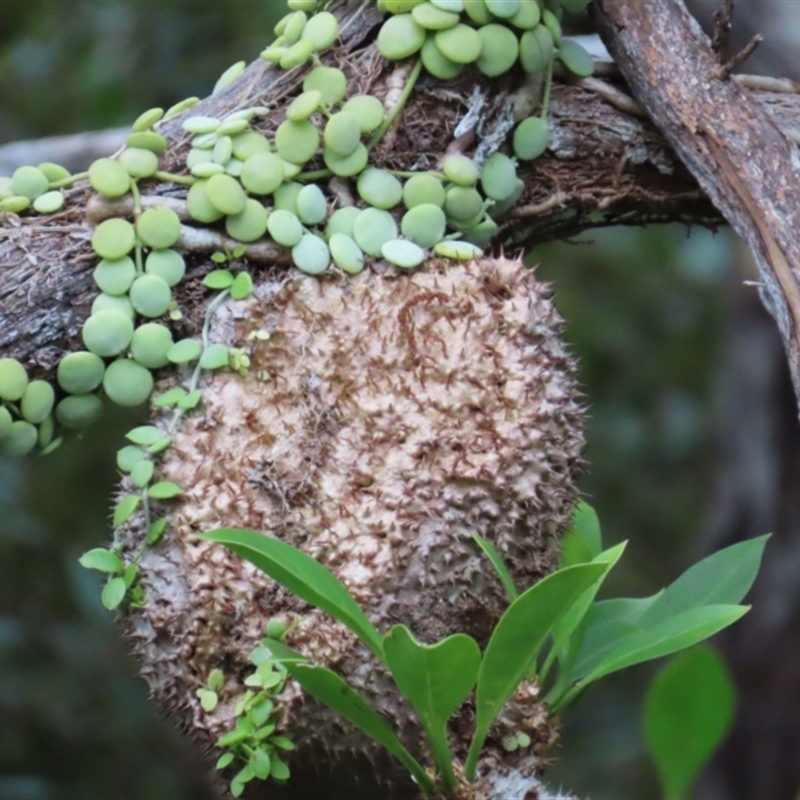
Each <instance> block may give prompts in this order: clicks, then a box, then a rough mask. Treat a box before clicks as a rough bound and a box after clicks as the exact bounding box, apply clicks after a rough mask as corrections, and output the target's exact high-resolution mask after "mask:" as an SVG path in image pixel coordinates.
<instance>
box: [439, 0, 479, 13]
mask: <svg viewBox="0 0 800 800" xmlns="http://www.w3.org/2000/svg"><path fill="white" fill-rule="evenodd" d="M470 2H472V0H468V2H467V3H466V5H469V3H470ZM431 4H432V5H434V6H436V8H441V9H442V11H451V12H453V13H455V14H460V13H461V12H462V11H463V10H464V6H465V3H464V0H431Z"/></svg>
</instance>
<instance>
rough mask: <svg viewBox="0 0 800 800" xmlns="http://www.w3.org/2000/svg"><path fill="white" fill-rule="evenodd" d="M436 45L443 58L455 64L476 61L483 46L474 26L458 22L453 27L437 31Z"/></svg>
mask: <svg viewBox="0 0 800 800" xmlns="http://www.w3.org/2000/svg"><path fill="white" fill-rule="evenodd" d="M435 39H436V46H437V47H438V48H439V50H441V52H442V54H443V55H444V56H445V58H449V59H450V61H455V62H456V63H457V64H471V63H472V62H473V61H477V59H478V56H480V54H481V49H482V48H483V40H482V39H481V37H480V34H479V33H478V31H476V30H475V28H470V26H469V25H465V24H463V23H459V24H458V25H456V26H455V27H453V28H448V29H447V30H445V31H439V32H438V33H437V34H436V36H435Z"/></svg>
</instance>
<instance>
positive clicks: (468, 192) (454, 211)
mask: <svg viewBox="0 0 800 800" xmlns="http://www.w3.org/2000/svg"><path fill="white" fill-rule="evenodd" d="M444 210H445V212H446V214H447V216H448V218H451V219H456V220H465V219H471V218H472V217H474V216H475V215H476V214H480V212H481V211H482V210H483V198H482V197H481V195H480V192H478V190H477V189H474V188H472V187H468V186H458V185H456V186H451V187H450V188H449V189H448V190H447V193H446V195H445V201H444Z"/></svg>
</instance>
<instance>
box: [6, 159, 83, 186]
mask: <svg viewBox="0 0 800 800" xmlns="http://www.w3.org/2000/svg"><path fill="white" fill-rule="evenodd" d="M36 168H37V169H38V170H39V171H40V172H42V173H43V174H44V176H45V177H46V178H47V180H48V181H50V183H56V182H57V181H64V180H66V179H67V178H69V177H71V175H70V171H69V170H68V169H66V167H62V166H61V164H54V163H53V162H52V161H43V162H42V163H41V164H37V165H36ZM9 180H10V178H9Z"/></svg>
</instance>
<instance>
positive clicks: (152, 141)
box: [125, 131, 167, 156]
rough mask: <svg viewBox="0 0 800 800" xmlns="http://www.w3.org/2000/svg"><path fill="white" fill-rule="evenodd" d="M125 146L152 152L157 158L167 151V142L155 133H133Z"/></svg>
mask: <svg viewBox="0 0 800 800" xmlns="http://www.w3.org/2000/svg"><path fill="white" fill-rule="evenodd" d="M125 146H126V147H141V148H143V149H145V150H152V152H154V153H155V154H156V155H157V156H160V155H161V154H162V153H163V152H164V151H165V150H166V149H167V140H166V139H165V138H164V137H163V136H162V135H161V134H160V133H156V132H155V131H142V132H141V133H132V134H131V135H130V136H129V137H128V138H127V139H126V140H125Z"/></svg>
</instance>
